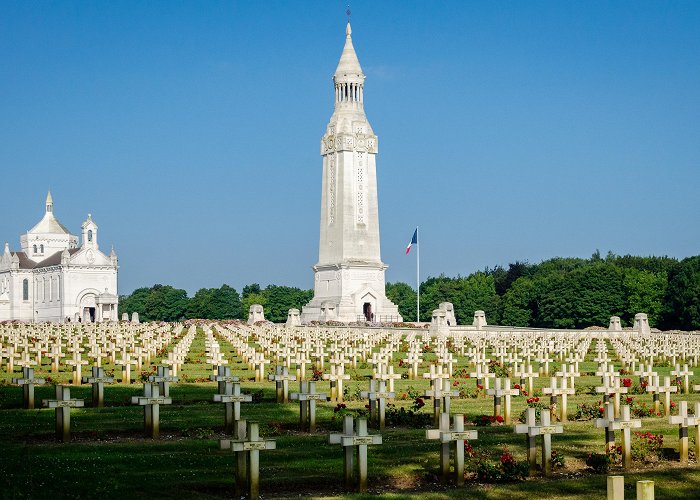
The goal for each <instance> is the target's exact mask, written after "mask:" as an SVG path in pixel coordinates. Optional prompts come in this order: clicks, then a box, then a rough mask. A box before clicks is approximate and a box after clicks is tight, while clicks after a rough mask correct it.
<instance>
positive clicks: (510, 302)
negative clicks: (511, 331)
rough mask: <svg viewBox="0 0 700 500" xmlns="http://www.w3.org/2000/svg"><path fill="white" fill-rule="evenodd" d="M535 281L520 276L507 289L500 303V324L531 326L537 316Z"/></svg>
mask: <svg viewBox="0 0 700 500" xmlns="http://www.w3.org/2000/svg"><path fill="white" fill-rule="evenodd" d="M536 299H537V293H536V286H535V281H534V280H533V279H531V278H528V277H525V276H522V277H520V278H518V279H517V280H515V281H514V282H513V284H512V285H511V286H510V288H508V291H507V292H506V293H505V295H504V296H503V299H502V301H501V305H502V313H501V323H502V324H504V325H509V326H532V325H533V321H534V318H535V317H536V316H537V307H536V302H537V300H536Z"/></svg>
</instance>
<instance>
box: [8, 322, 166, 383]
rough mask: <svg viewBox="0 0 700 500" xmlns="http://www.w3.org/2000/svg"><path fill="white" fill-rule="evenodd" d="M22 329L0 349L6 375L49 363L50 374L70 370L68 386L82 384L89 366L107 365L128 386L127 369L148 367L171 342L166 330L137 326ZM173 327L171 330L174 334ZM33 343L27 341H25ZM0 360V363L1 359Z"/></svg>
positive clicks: (106, 325)
mask: <svg viewBox="0 0 700 500" xmlns="http://www.w3.org/2000/svg"><path fill="white" fill-rule="evenodd" d="M31 328H33V329H32V330H30V327H28V326H26V325H22V326H21V327H19V328H17V330H16V331H12V333H8V334H7V336H6V337H5V338H4V339H3V340H2V344H5V343H7V344H9V345H8V346H7V347H3V348H2V349H0V353H7V354H8V363H7V365H6V369H7V371H14V368H15V366H21V367H34V368H41V367H42V365H43V362H44V361H45V359H49V360H50V366H51V371H52V372H53V373H56V372H58V371H59V367H60V365H61V364H64V365H66V366H67V367H70V369H71V371H72V383H73V384H75V385H77V384H80V383H81V381H82V378H83V377H82V371H83V369H84V368H86V367H87V366H89V365H92V366H97V367H101V366H102V363H103V362H105V361H106V362H109V363H113V364H116V365H118V366H121V367H122V381H123V382H124V383H130V382H131V366H134V365H135V366H136V367H137V369H139V370H140V369H141V367H142V365H143V363H150V360H151V358H152V357H153V356H155V353H156V352H157V351H158V350H159V349H161V348H162V347H163V344H164V343H167V342H168V341H169V339H170V338H171V333H170V330H171V327H170V326H157V325H150V326H140V327H135V326H132V325H124V324H100V325H99V326H93V325H70V326H69V325H53V326H52V327H50V328H49V327H47V326H44V325H34V326H33V327H31ZM177 328H178V326H177V325H175V327H174V328H173V329H174V330H176V329H177ZM30 335H31V338H32V339H34V341H33V342H30V341H29V337H30ZM3 357H4V356H0V363H1V362H2V358H3Z"/></svg>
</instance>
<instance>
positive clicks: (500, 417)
mask: <svg viewBox="0 0 700 500" xmlns="http://www.w3.org/2000/svg"><path fill="white" fill-rule="evenodd" d="M503 420H504V419H503V417H502V416H500V415H498V416H496V422H498V423H499V424H502V423H503Z"/></svg>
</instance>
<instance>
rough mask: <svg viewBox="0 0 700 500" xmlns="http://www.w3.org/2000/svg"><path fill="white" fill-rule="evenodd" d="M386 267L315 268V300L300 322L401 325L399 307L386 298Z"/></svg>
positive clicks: (372, 265) (354, 263)
mask: <svg viewBox="0 0 700 500" xmlns="http://www.w3.org/2000/svg"><path fill="white" fill-rule="evenodd" d="M386 267H387V266H385V265H384V264H382V263H379V264H377V263H367V262H353V263H346V264H340V265H326V266H323V265H317V266H314V273H315V283H314V298H313V299H312V300H311V302H309V303H308V304H306V305H305V306H304V308H303V309H302V312H301V322H302V323H304V324H308V323H310V322H312V321H322V322H323V321H338V322H341V323H354V322H362V321H368V322H372V323H394V322H402V321H403V318H402V317H401V315H400V314H399V308H398V306H397V305H396V304H394V303H393V302H392V301H390V300H389V299H388V298H387V297H386V294H385V287H384V283H385V281H384V271H385V270H386Z"/></svg>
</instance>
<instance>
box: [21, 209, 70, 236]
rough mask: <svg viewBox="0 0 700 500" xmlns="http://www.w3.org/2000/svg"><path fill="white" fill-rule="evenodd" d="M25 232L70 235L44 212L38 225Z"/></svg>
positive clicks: (48, 213) (52, 217) (50, 214)
mask: <svg viewBox="0 0 700 500" xmlns="http://www.w3.org/2000/svg"><path fill="white" fill-rule="evenodd" d="M27 232H28V233H29V234H46V233H51V234H70V231H68V229H66V227H65V226H64V225H63V224H61V223H60V222H59V221H58V219H57V218H56V217H54V215H53V213H51V212H46V213H45V214H44V217H43V218H42V219H41V220H40V221H39V223H38V224H37V225H36V226H34V227H33V228H31V229H30V230H29V231H27Z"/></svg>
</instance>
